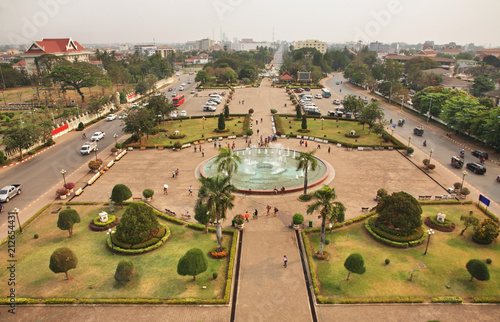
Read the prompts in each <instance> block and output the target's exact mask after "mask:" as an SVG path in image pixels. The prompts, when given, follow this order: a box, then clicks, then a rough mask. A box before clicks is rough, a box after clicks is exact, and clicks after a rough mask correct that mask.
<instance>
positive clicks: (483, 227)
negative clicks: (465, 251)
mask: <svg viewBox="0 0 500 322" xmlns="http://www.w3.org/2000/svg"><path fill="white" fill-rule="evenodd" d="M498 235H499V227H498V225H497V224H496V223H495V222H494V221H493V220H491V219H490V218H486V219H484V220H483V222H481V224H480V225H479V227H477V229H476V232H475V233H474V235H473V236H472V240H474V241H475V242H476V243H479V244H484V245H489V244H491V243H493V241H494V240H495V238H497V237H498Z"/></svg>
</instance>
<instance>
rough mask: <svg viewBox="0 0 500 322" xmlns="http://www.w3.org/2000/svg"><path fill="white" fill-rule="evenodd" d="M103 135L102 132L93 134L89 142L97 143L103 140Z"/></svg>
mask: <svg viewBox="0 0 500 322" xmlns="http://www.w3.org/2000/svg"><path fill="white" fill-rule="evenodd" d="M104 135H105V133H104V132H95V133H94V134H93V135H92V137H91V138H90V141H99V140H101V139H103V138H104Z"/></svg>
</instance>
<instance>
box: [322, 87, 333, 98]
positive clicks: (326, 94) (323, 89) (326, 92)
mask: <svg viewBox="0 0 500 322" xmlns="http://www.w3.org/2000/svg"><path fill="white" fill-rule="evenodd" d="M321 95H323V97H324V98H328V97H330V96H332V94H331V93H330V91H329V90H328V89H327V88H325V87H323V88H322V89H321Z"/></svg>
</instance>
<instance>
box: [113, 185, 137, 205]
mask: <svg viewBox="0 0 500 322" xmlns="http://www.w3.org/2000/svg"><path fill="white" fill-rule="evenodd" d="M130 198H132V192H131V191H130V189H129V188H128V187H127V186H126V185H124V184H120V183H119V184H117V185H115V186H114V187H113V190H112V191H111V200H112V201H113V202H115V203H118V204H120V205H121V206H122V208H123V202H124V201H125V200H127V199H130Z"/></svg>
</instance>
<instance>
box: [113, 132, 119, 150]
mask: <svg viewBox="0 0 500 322" xmlns="http://www.w3.org/2000/svg"><path fill="white" fill-rule="evenodd" d="M113 137H114V138H115V147H116V145H117V144H118V134H116V133H115V135H113Z"/></svg>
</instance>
